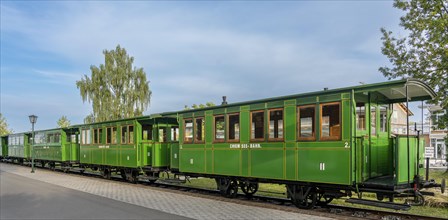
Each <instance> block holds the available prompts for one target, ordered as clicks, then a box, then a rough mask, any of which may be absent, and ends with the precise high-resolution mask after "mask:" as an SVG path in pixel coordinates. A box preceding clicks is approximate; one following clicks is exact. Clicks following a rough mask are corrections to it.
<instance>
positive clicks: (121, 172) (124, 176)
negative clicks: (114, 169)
mask: <svg viewBox="0 0 448 220" xmlns="http://www.w3.org/2000/svg"><path fill="white" fill-rule="evenodd" d="M120 176H121V178H123V179H124V180H128V177H127V176H126V170H120Z"/></svg>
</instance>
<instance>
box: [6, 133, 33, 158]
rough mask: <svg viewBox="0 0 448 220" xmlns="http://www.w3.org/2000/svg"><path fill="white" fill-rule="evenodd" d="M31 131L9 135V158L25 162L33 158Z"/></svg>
mask: <svg viewBox="0 0 448 220" xmlns="http://www.w3.org/2000/svg"><path fill="white" fill-rule="evenodd" d="M30 137H31V133H18V134H10V135H8V158H10V159H11V160H14V161H17V162H19V163H23V162H24V161H28V160H29V159H30V158H31V151H30V144H29V143H30Z"/></svg>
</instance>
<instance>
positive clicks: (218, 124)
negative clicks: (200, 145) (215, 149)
mask: <svg viewBox="0 0 448 220" xmlns="http://www.w3.org/2000/svg"><path fill="white" fill-rule="evenodd" d="M225 126H226V124H225V121H224V116H215V141H224V136H225Z"/></svg>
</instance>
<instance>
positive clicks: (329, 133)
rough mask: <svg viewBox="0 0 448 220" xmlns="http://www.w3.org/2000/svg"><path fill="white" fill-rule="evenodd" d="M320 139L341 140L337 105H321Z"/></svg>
mask: <svg viewBox="0 0 448 220" xmlns="http://www.w3.org/2000/svg"><path fill="white" fill-rule="evenodd" d="M320 114H321V119H322V120H321V122H320V123H321V139H322V140H338V139H340V138H341V120H340V112H339V103H336V104H322V105H321V113H320Z"/></svg>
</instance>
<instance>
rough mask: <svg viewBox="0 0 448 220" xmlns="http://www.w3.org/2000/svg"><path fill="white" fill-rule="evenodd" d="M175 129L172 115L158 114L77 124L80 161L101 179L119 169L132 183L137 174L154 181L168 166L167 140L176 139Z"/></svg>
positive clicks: (168, 151)
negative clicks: (142, 174)
mask: <svg viewBox="0 0 448 220" xmlns="http://www.w3.org/2000/svg"><path fill="white" fill-rule="evenodd" d="M176 128H177V125H176V120H175V119H174V118H161V117H159V116H149V117H139V118H131V119H123V120H116V121H108V122H101V123H94V124H87V125H81V126H80V132H81V142H80V163H81V164H82V166H84V167H86V168H87V167H90V168H93V169H95V170H96V169H98V170H100V171H101V172H102V174H103V175H104V177H105V178H110V176H111V174H112V173H113V172H119V173H120V174H121V175H122V177H123V178H125V179H128V180H130V181H132V182H135V181H136V180H137V177H138V175H139V174H140V173H144V174H145V175H146V177H147V178H148V179H150V180H155V179H157V178H158V174H159V173H160V172H162V171H165V170H167V169H168V168H169V165H170V148H171V143H170V141H169V140H172V139H173V138H176V136H177V135H176V134H177V133H178V132H177V130H176ZM173 129H174V130H175V131H174V132H173V131H172V130H173ZM172 134H175V135H174V137H172Z"/></svg>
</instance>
